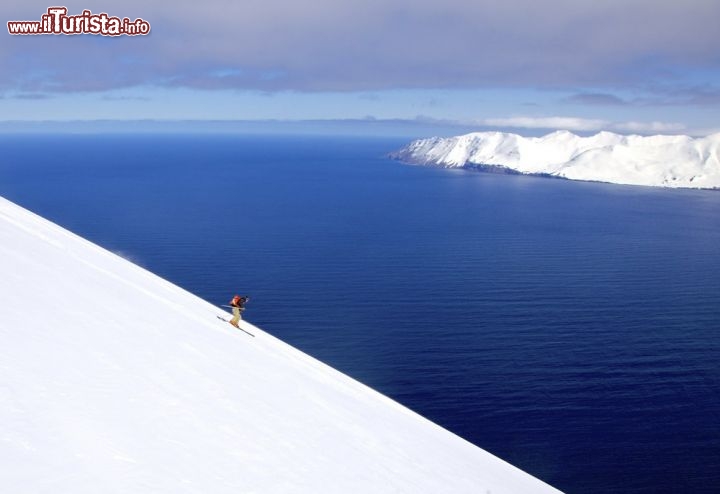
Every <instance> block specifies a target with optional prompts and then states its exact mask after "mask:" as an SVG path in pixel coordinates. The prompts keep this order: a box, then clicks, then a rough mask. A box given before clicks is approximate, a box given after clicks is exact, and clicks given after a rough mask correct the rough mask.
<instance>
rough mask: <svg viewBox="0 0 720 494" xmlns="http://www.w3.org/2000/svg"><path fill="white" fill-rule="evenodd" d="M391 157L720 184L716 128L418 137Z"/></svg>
mask: <svg viewBox="0 0 720 494" xmlns="http://www.w3.org/2000/svg"><path fill="white" fill-rule="evenodd" d="M391 157H393V158H395V159H399V160H402V161H405V162H408V163H412V164H421V165H432V166H442V167H447V168H455V167H457V168H477V169H481V170H482V169H486V170H493V171H504V172H507V173H521V174H533V175H546V176H553V177H559V178H567V179H570V180H587V181H597V182H610V183H617V184H628V185H649V186H658V187H688V188H698V189H716V188H720V133H718V134H713V135H710V136H708V137H704V138H699V139H693V138H691V137H688V136H669V135H656V136H648V137H643V136H637V135H630V136H624V135H618V134H613V133H611V132H600V133H598V134H596V135H594V136H590V137H579V136H577V135H575V134H573V133H571V132H567V131H558V132H553V133H551V134H548V135H546V136H543V137H522V136H519V135H517V134H510V133H503V132H475V133H471V134H467V135H462V136H457V137H448V138H439V137H435V138H431V139H420V140H417V141H414V142H412V143H410V144H409V145H408V146H406V147H404V148H403V149H401V150H399V151H397V152H395V153H392V154H391Z"/></svg>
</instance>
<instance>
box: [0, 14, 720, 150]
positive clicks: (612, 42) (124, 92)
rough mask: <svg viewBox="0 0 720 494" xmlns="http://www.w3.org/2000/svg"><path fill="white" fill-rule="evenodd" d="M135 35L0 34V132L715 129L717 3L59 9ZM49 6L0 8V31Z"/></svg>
mask: <svg viewBox="0 0 720 494" xmlns="http://www.w3.org/2000/svg"><path fill="white" fill-rule="evenodd" d="M62 5H64V6H65V7H67V10H68V14H69V15H80V14H81V13H82V12H83V11H84V10H89V11H91V13H92V14H100V13H107V14H108V15H109V16H117V17H119V18H123V17H127V18H129V20H131V21H134V20H136V19H138V18H140V19H143V20H145V21H146V22H147V23H149V25H150V32H149V34H147V35H138V36H117V37H111V36H101V35H93V34H81V35H73V36H68V35H36V36H18V35H11V34H9V33H8V32H6V33H4V34H3V35H2V36H3V42H2V43H1V44H0V122H6V124H5V125H4V126H3V128H6V127H7V122H17V121H24V122H35V121H61V122H67V121H77V120H90V121H94V120H104V121H108V120H109V121H132V120H161V121H195V120H200V121H236V120H240V121H295V122H297V121H324V122H338V121H344V122H347V121H353V122H359V123H363V122H365V123H368V125H375V127H376V128H377V122H385V121H392V122H404V123H406V124H407V125H408V126H409V127H408V128H410V129H412V128H413V126H414V127H415V128H417V127H418V126H419V125H420V126H425V127H437V128H443V129H452V128H453V127H458V128H460V127H463V128H477V129H479V130H482V129H489V128H498V129H514V130H515V131H516V132H518V133H520V134H532V133H537V132H541V131H544V130H557V129H565V130H571V131H576V132H578V133H592V132H596V131H599V130H609V131H613V132H618V133H640V134H689V135H697V136H700V135H708V134H710V133H714V132H719V131H720V118H719V115H720V50H719V49H718V47H719V46H720V29H718V28H717V21H718V19H720V2H718V1H717V0H683V1H682V2H681V1H679V0H673V1H671V0H602V1H597V0H593V1H590V0H503V1H501V2H498V1H497V0H492V1H488V0H442V1H441V0H433V1H430V0H313V1H307V0H292V1H291V0H247V1H231V0H206V1H204V2H196V1H189V0H176V1H172V2H170V1H165V0H160V1H153V2H149V1H146V0H143V1H140V0H126V1H123V2H110V1H94V0H84V1H75V0H73V1H70V2H65V3H63V4H62ZM51 6H54V4H48V3H41V2H39V1H37V0H4V1H3V4H2V6H0V12H2V14H3V18H4V19H5V21H6V22H7V21H40V20H41V18H42V15H43V14H46V13H47V10H48V8H49V7H51Z"/></svg>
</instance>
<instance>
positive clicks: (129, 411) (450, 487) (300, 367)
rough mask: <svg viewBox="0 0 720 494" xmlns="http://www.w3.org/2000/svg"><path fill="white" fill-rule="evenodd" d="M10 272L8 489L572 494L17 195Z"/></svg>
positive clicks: (3, 450) (1, 388) (8, 250)
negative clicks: (226, 318)
mask: <svg viewBox="0 0 720 494" xmlns="http://www.w3.org/2000/svg"><path fill="white" fill-rule="evenodd" d="M0 273H1V275H2V281H1V284H0V297H1V299H2V302H3V307H2V311H1V312H0V338H1V339H2V341H1V343H0V485H1V486H2V490H3V492H12V493H14V494H22V493H33V494H34V493H59V492H68V493H69V492H71V493H73V494H80V493H92V494H97V493H173V494H179V493H203V494H207V493H213V494H221V493H233V494H238V493H262V494H269V493H283V494H285V493H315V494H316V493H413V494H416V493H433V494H435V493H486V492H492V493H494V494H499V493H523V494H525V493H550V492H558V491H557V490H555V489H554V488H552V487H550V486H548V485H547V484H545V483H543V482H541V481H539V480H537V479H535V478H534V477H532V476H530V475H528V474H526V473H524V472H522V471H521V470H519V469H517V468H515V467H513V466H512V465H510V464H508V463H505V462H504V461H502V460H500V459H498V458H496V457H494V456H492V455H491V454H489V453H487V452H485V451H484V450H482V449H480V448H478V447H476V446H474V445H472V444H470V443H468V442H467V441H464V440H463V439H461V438H459V437H458V436H456V435H454V434H452V433H450V432H448V431H447V430H445V429H443V428H441V427H439V426H438V425H436V424H433V423H432V422H430V421H428V420H426V419H424V418H422V417H420V416H419V415H417V414H416V413H414V412H412V411H410V410H409V409H407V408H405V407H403V406H401V405H399V404H398V403H396V402H394V401H392V400H391V399H389V398H387V397H385V396H383V395H381V394H379V393H378V392H376V391H374V390H372V389H370V388H368V387H367V386H364V385H363V384H360V383H359V382H357V381H355V380H353V379H351V378H349V377H347V376H346V375H344V374H342V373H340V372H338V371H336V370H334V369H332V368H330V367H328V366H327V365H324V364H323V363H321V362H319V361H317V360H315V359H313V358H311V357H310V356H308V355H306V354H304V353H302V352H300V351H298V350H296V349H294V348H292V347H291V346H289V345H287V344H285V343H283V342H282V341H279V340H278V339H276V338H274V337H272V336H271V335H269V334H268V333H266V332H264V331H262V330H260V329H259V328H257V327H255V326H253V325H252V324H250V323H248V322H244V323H242V324H243V326H242V327H243V328H245V329H247V330H249V331H252V332H253V333H254V334H255V335H256V337H255V338H252V337H250V336H248V335H246V334H244V333H243V332H241V331H238V330H236V329H234V328H232V327H231V326H230V325H229V324H228V323H226V322H223V321H221V320H219V319H217V318H216V316H217V315H223V314H225V313H224V312H223V311H222V310H221V309H219V308H217V307H215V306H213V305H211V304H209V303H207V302H205V301H203V300H202V299H200V298H198V297H196V296H194V295H192V294H191V293H188V292H187V291H184V290H183V289H181V288H179V287H177V286H175V285H173V284H171V283H169V282H167V281H165V280H163V279H161V278H159V277H157V276H156V275H153V274H152V273H150V272H148V271H146V270H144V269H142V268H140V267H138V266H136V265H134V264H132V263H131V262H129V261H127V260H125V259H123V258H121V257H119V256H117V255H115V254H113V253H111V252H109V251H107V250H104V249H102V248H100V247H98V246H97V245H95V244H92V243H90V242H88V241H86V240H84V239H82V238H80V237H78V236H76V235H74V234H72V233H70V232H68V231H67V230H64V229H63V228H60V227H59V226H57V225H54V224H52V223H50V222H49V221H47V220H45V219H43V218H41V217H39V216H37V215H35V214H33V213H30V212H28V211H27V210H25V209H23V208H21V207H19V206H17V205H15V204H13V203H11V202H9V201H7V200H5V199H3V198H0ZM230 296H232V293H228V298H230ZM252 302H255V301H252ZM252 302H251V303H252ZM255 303H258V302H255ZM248 312H249V313H250V314H251V313H252V310H249V311H248ZM468 413H472V412H471V411H469V412H468Z"/></svg>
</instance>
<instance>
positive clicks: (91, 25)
mask: <svg viewBox="0 0 720 494" xmlns="http://www.w3.org/2000/svg"><path fill="white" fill-rule="evenodd" d="M7 26H8V33H10V34H23V35H32V34H98V35H100V36H122V35H127V36H137V35H143V34H149V33H150V23H149V22H147V21H145V20H143V19H140V18H137V19H135V20H134V21H131V20H130V19H128V18H127V17H125V18H123V19H120V18H119V17H111V16H109V15H107V14H106V13H104V12H103V13H102V14H93V13H92V12H90V11H89V10H83V12H82V14H80V15H67V8H66V7H50V8H49V9H47V14H43V15H42V18H41V19H40V20H39V21H8V23H7Z"/></svg>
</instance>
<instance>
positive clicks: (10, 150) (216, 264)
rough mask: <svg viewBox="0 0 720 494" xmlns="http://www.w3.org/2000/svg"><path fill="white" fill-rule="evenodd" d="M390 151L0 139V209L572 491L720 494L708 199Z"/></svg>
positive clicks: (196, 140)
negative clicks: (230, 311)
mask: <svg viewBox="0 0 720 494" xmlns="http://www.w3.org/2000/svg"><path fill="white" fill-rule="evenodd" d="M403 144H405V142H403V141H398V140H390V139H379V138H378V139H360V138H320V137H312V138H301V137H277V136H275V137H238V136H200V135H198V136H192V135H185V136H164V135H155V136H62V137H59V136H2V137H0V150H2V158H1V159H0V195H2V196H4V197H6V198H8V199H10V200H12V201H14V202H17V203H19V204H20V205H22V206H24V207H26V208H28V209H31V210H32V211H35V212H37V213H38V214H41V215H43V216H45V217H47V218H49V219H51V220H53V221H55V222H57V223H59V224H60V225H62V226H64V227H66V228H69V229H70V230H73V231H74V232H76V233H78V234H80V235H82V236H85V237H87V238H89V239H90V240H93V241H94V242H97V243H99V244H101V245H103V246H104V247H106V248H109V249H110V250H113V251H115V252H117V253H119V254H121V255H123V256H125V257H127V258H129V259H131V260H133V261H134V262H136V263H138V264H140V265H142V266H144V267H146V268H148V269H150V270H152V271H154V272H156V273H158V274H159V275H161V276H163V277H165V278H168V279H169V280H171V281H173V282H175V283H177V284H179V285H181V286H183V287H184V288H186V289H188V290H190V291H192V292H194V293H196V294H198V295H199V296H201V297H203V298H205V299H207V300H209V301H211V302H213V303H216V304H223V303H226V302H227V301H228V300H229V298H230V297H231V296H232V295H233V294H234V293H235V292H238V293H247V294H249V295H251V296H252V301H251V303H250V305H249V306H248V311H247V312H246V318H247V319H248V320H250V321H251V322H253V323H255V324H257V325H259V326H261V327H262V328H263V329H265V330H266V331H268V332H270V333H272V334H274V335H276V336H278V337H280V338H282V339H284V340H286V341H288V342H289V343H291V344H293V345H295V346H297V347H299V348H300V349H302V350H304V351H305V352H307V353H309V354H311V355H313V356H315V357H317V358H319V359H321V360H323V361H325V362H327V363H329V364H330V365H332V366H334V367H336V368H338V369H340V370H342V371H343V372H345V373H347V374H349V375H351V376H353V377H355V378H356V379H358V380H360V381H362V382H364V383H366V384H368V385H370V386H372V387H374V388H376V389H378V390H379V391H381V392H383V393H385V394H387V395H389V396H391V397H393V398H395V399H396V400H398V401H400V402H401V403H403V404H405V405H407V406H408V407H410V408H412V409H413V410H415V411H417V412H419V413H420V414H422V415H424V416H426V417H428V418H430V419H431V420H433V421H435V422H437V423H439V424H441V425H443V426H444V427H446V428H448V429H450V430H451V431H453V432H455V433H456V434H458V435H460V436H462V437H464V438H466V439H468V440H469V441H471V442H473V443H475V444H477V445H479V446H480V447H482V448H484V449H486V450H488V451H490V452H492V453H494V454H496V455H498V456H500V457H501V458H503V459H505V460H507V461H509V462H511V463H513V464H515V465H516V466H518V467H520V468H522V469H524V470H527V471H528V472H530V473H532V474H533V475H535V476H537V477H539V478H541V479H543V480H545V481H547V482H549V483H551V484H553V485H555V486H556V487H558V488H560V489H562V490H565V491H567V492H569V493H641V492H642V493H666V492H667V493H670V492H672V493H685V492H693V493H710V492H713V493H716V492H720V363H719V362H720V192H713V191H685V190H662V189H654V188H644V187H623V186H614V185H606V184H593V183H580V182H569V181H561V180H550V179H541V178H530V177H521V176H504V175H491V174H481V173H474V172H464V171H457V170H455V171H452V170H440V169H428V168H420V167H412V166H406V165H402V164H399V163H396V162H393V161H389V160H387V159H386V158H384V155H385V154H386V153H387V152H389V151H392V150H394V149H396V148H398V147H400V146H401V145H403Z"/></svg>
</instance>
